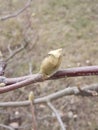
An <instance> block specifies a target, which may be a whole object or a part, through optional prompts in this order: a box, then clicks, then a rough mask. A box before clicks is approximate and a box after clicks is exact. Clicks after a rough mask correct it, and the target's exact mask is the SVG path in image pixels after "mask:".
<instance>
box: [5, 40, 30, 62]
mask: <svg viewBox="0 0 98 130" xmlns="http://www.w3.org/2000/svg"><path fill="white" fill-rule="evenodd" d="M28 43H29V42H27V41H25V43H24V44H21V46H20V47H19V48H17V49H16V50H14V51H12V50H11V47H10V51H9V52H10V55H9V56H8V57H7V58H6V59H5V61H6V62H8V61H9V60H10V59H11V58H13V57H14V56H15V55H16V54H17V53H19V52H20V51H22V50H23V49H24V48H26V47H27V45H28Z"/></svg>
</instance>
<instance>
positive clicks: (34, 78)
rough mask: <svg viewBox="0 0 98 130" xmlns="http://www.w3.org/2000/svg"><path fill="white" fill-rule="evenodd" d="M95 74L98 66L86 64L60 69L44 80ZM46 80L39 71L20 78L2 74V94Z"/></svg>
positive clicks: (97, 71)
mask: <svg viewBox="0 0 98 130" xmlns="http://www.w3.org/2000/svg"><path fill="white" fill-rule="evenodd" d="M93 75H98V66H85V67H77V68H68V69H64V70H58V71H57V72H56V73H55V74H53V75H52V76H50V77H49V78H47V79H44V80H54V79H60V78H67V77H76V76H93ZM44 80H43V75H42V74H39V73H38V74H33V75H28V76H23V77H18V78H6V77H2V76H1V77H0V81H1V82H3V83H5V84H6V86H5V87H2V88H0V94H1V93H5V92H8V91H12V90H15V89H18V88H21V87H24V86H27V85H29V84H32V83H36V82H43V81H44ZM9 84H10V85H9Z"/></svg>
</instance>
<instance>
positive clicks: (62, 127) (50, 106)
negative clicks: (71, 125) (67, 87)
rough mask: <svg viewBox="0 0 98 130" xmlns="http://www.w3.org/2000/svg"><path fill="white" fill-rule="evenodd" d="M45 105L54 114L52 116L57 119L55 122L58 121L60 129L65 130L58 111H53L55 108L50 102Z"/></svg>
mask: <svg viewBox="0 0 98 130" xmlns="http://www.w3.org/2000/svg"><path fill="white" fill-rule="evenodd" d="M47 105H48V107H49V108H50V109H51V110H52V111H53V112H54V114H55V116H56V118H57V120H58V122H59V124H60V127H61V129H62V130H66V128H65V127H64V124H63V121H62V119H61V117H60V115H59V113H58V111H57V110H56V109H55V107H54V106H53V105H52V103H51V102H47Z"/></svg>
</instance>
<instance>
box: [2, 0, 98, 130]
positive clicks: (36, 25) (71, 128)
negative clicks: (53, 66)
mask: <svg viewBox="0 0 98 130" xmlns="http://www.w3.org/2000/svg"><path fill="white" fill-rule="evenodd" d="M26 3H27V0H21V1H20V0H0V18H2V17H5V16H7V15H9V14H10V15H12V14H14V13H16V12H18V11H19V10H21V9H22V8H24V7H25V5H26ZM24 39H26V40H27V41H28V46H27V47H26V48H24V49H23V50H22V51H21V52H20V53H18V54H17V55H15V56H14V57H13V58H12V59H10V60H9V62H8V64H7V68H6V71H5V76H6V77H18V76H24V75H28V74H30V68H31V67H30V66H31V65H32V73H37V72H38V71H39V67H40V63H41V61H42V60H43V59H44V57H45V56H46V55H47V53H48V52H49V51H50V50H53V49H58V48H63V61H62V64H61V68H62V69H63V68H69V67H79V66H91V65H97V64H98V60H97V58H98V0H93V1H92V0H32V1H31V3H30V6H29V7H28V8H27V9H25V10H24V11H23V12H22V13H20V14H19V15H18V16H16V17H12V18H9V19H5V20H1V21H0V51H1V52H2V54H3V57H4V58H7V57H8V55H9V46H10V48H11V49H12V51H13V52H14V50H15V49H17V48H18V47H20V46H21V45H22V44H24ZM97 82H98V77H97V76H89V77H87V76H85V77H74V78H67V79H60V80H56V81H46V82H44V83H37V84H32V85H29V86H28V87H25V86H24V88H20V89H17V90H14V91H12V92H8V93H5V94H1V95H0V101H2V102H3V101H23V100H27V99H28V94H29V92H30V91H31V90H33V91H34V94H35V98H38V97H42V96H45V95H48V94H51V93H54V92H56V91H59V90H62V89H64V88H65V87H68V86H70V87H71V86H72V87H73V86H77V85H80V86H81V87H82V86H84V85H90V84H93V83H97ZM53 104H54V105H55V107H56V108H57V110H58V112H59V113H61V115H62V119H63V122H64V124H65V125H66V128H67V130H98V117H97V115H98V97H81V96H78V97H77V96H65V97H63V98H60V99H58V100H55V101H53ZM35 107H36V116H37V123H38V126H39V130H50V129H51V130H60V127H59V123H58V122H57V120H56V119H55V118H54V116H53V113H51V111H50V110H49V108H47V107H46V106H45V105H43V104H38V105H36V106H35ZM16 113H18V115H19V119H21V120H20V128H19V129H18V130H31V127H32V115H31V113H30V108H29V106H28V107H17V108H15V107H14V108H11V107H6V108H5V107H4V108H0V124H6V125H9V120H10V119H12V117H13V118H14V117H15V114H16ZM0 130H5V129H4V128H2V127H1V128H0Z"/></svg>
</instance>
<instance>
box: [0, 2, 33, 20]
mask: <svg viewBox="0 0 98 130" xmlns="http://www.w3.org/2000/svg"><path fill="white" fill-rule="evenodd" d="M31 1H32V0H28V2H27V3H26V5H25V7H23V8H22V9H20V10H19V11H17V12H15V13H14V14H9V15H6V16H3V17H1V18H0V20H2V21H3V20H6V19H10V18H14V17H16V16H18V15H19V14H21V13H22V12H23V11H25V10H26V9H27V8H28V7H29V6H30V4H31Z"/></svg>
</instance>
